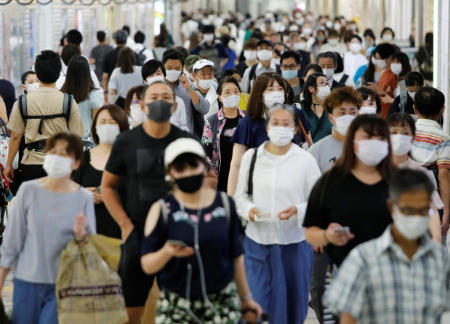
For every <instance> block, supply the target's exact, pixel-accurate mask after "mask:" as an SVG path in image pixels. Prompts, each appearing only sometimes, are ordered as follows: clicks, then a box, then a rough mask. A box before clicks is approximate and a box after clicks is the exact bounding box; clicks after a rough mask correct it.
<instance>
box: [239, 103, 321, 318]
mask: <svg viewBox="0 0 450 324" xmlns="http://www.w3.org/2000/svg"><path fill="white" fill-rule="evenodd" d="M296 114H297V112H296V109H295V108H294V107H292V106H288V105H279V104H277V105H274V106H273V107H272V108H271V109H270V111H269V113H268V117H267V120H266V123H267V134H268V137H269V140H268V141H266V142H265V143H263V144H261V145H260V146H259V147H257V148H254V149H251V150H249V151H247V152H246V153H245V154H244V156H243V157H242V165H241V168H240V170H239V181H238V184H237V188H236V192H235V195H234V197H235V200H236V206H237V211H238V213H239V215H240V216H241V218H242V219H244V220H245V221H248V222H249V223H248V224H247V227H246V231H245V236H244V258H245V265H246V271H247V278H248V281H249V286H250V290H251V291H252V293H253V295H254V298H255V300H256V301H257V302H258V303H259V304H260V305H261V306H262V308H263V310H264V312H265V313H267V314H268V315H269V322H270V323H286V324H287V323H303V321H304V320H305V318H306V315H307V310H308V291H309V283H310V280H311V273H312V264H313V250H312V248H311V246H310V245H309V244H307V243H306V241H305V236H304V228H303V227H302V223H303V218H304V213H305V210H306V203H307V200H308V197H309V193H310V191H311V189H312V188H313V186H314V184H315V183H316V181H317V180H318V178H319V177H320V171H319V167H318V166H317V163H316V161H315V160H314V158H313V157H312V156H311V154H309V153H308V152H306V151H304V150H302V149H301V148H299V147H298V146H297V145H293V143H292V140H293V138H294V134H295V133H296V122H295V119H296V118H297V116H296ZM268 197H271V199H267V198H268ZM294 274H295V275H294Z"/></svg>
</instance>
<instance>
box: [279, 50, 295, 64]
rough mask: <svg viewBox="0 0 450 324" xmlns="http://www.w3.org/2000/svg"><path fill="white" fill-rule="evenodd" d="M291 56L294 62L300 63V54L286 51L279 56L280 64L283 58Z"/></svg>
mask: <svg viewBox="0 0 450 324" xmlns="http://www.w3.org/2000/svg"><path fill="white" fill-rule="evenodd" d="M290 57H292V58H293V59H294V60H295V63H297V64H300V54H299V53H298V52H297V51H286V52H284V53H283V54H281V56H280V65H283V60H285V59H287V58H290Z"/></svg>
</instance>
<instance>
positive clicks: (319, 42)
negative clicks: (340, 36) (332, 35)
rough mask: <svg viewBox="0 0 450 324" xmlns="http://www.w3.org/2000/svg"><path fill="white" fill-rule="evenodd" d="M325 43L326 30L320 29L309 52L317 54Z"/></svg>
mask: <svg viewBox="0 0 450 324" xmlns="http://www.w3.org/2000/svg"><path fill="white" fill-rule="evenodd" d="M325 44H327V32H326V31H325V30H323V29H320V30H318V31H317V34H316V40H315V42H314V44H313V45H312V46H311V54H312V55H313V56H317V55H319V53H320V49H321V48H322V46H324V45H325Z"/></svg>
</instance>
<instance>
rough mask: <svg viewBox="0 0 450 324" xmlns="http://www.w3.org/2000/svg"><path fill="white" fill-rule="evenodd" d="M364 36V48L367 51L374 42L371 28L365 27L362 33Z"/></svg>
mask: <svg viewBox="0 0 450 324" xmlns="http://www.w3.org/2000/svg"><path fill="white" fill-rule="evenodd" d="M363 37H364V49H365V50H366V51H367V50H368V49H369V48H371V47H374V46H375V43H376V37H375V33H374V32H373V30H372V29H370V28H367V29H366V30H364V33H363Z"/></svg>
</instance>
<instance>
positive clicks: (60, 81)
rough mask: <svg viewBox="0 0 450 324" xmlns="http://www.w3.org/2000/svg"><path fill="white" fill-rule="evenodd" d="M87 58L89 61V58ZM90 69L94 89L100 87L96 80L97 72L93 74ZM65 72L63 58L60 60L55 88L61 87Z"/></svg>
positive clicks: (65, 67) (65, 66)
mask: <svg viewBox="0 0 450 324" xmlns="http://www.w3.org/2000/svg"><path fill="white" fill-rule="evenodd" d="M84 57H86V56H84ZM86 59H87V58H86ZM87 60H88V62H89V59H87ZM90 71H91V79H92V82H94V87H95V88H96V89H101V88H102V87H101V86H100V82H99V81H98V78H97V74H95V72H94V71H92V69H91V70H90ZM66 74H67V65H65V64H64V62H63V60H61V72H60V74H59V78H58V80H56V89H58V90H60V89H61V88H62V86H63V85H64V82H66Z"/></svg>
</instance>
